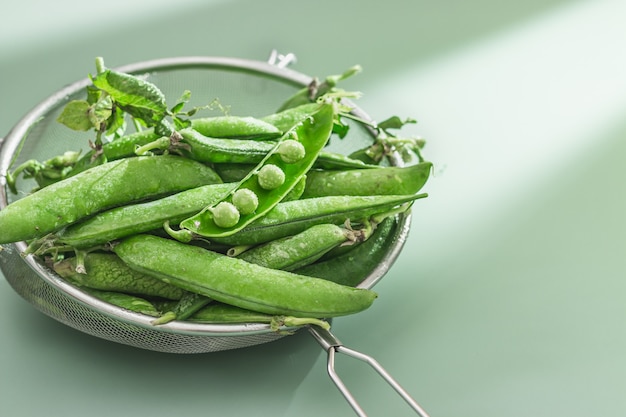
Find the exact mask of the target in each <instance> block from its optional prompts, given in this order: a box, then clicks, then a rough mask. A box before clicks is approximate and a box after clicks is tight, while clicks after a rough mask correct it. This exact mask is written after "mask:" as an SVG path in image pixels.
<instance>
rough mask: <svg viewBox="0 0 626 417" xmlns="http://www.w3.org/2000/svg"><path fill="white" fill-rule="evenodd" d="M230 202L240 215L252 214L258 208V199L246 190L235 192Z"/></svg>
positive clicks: (250, 191) (252, 192) (254, 194)
mask: <svg viewBox="0 0 626 417" xmlns="http://www.w3.org/2000/svg"><path fill="white" fill-rule="evenodd" d="M232 202H233V204H234V205H235V207H237V209H238V210H239V212H240V213H241V214H252V213H254V211H255V210H256V209H257V207H258V206H259V198H258V197H257V195H256V193H255V192H254V191H252V190H250V189H248V188H241V189H239V190H237V191H235V193H234V194H233V197H232Z"/></svg>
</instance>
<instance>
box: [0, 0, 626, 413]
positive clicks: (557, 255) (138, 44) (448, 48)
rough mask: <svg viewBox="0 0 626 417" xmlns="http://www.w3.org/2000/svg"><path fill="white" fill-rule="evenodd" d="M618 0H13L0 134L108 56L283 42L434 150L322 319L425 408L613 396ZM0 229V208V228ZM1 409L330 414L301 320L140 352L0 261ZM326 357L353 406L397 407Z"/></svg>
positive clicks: (573, 408)
mask: <svg viewBox="0 0 626 417" xmlns="http://www.w3.org/2000/svg"><path fill="white" fill-rule="evenodd" d="M624 16H626V2H623V1H619V0H616V1H610V0H593V1H591V0H589V1H565V0H562V1H558V0H531V1H526V2H513V1H493V0H491V1H489V0H476V1H462V0H457V1H453V0H444V1H438V2H432V1H421V0H420V1H408V0H406V1H402V0H387V1H384V2H362V1H330V0H322V1H315V2H312V1H293V0H292V1H287V0H284V1H276V0H273V1H253V0H239V1H216V0H214V1H206V0H205V1H199V0H198V1H193V0H181V1H178V2H173V1H168V2H166V1H162V0H152V1H144V0H134V1H121V0H109V1H107V2H99V3H96V2H78V1H70V0H59V1H56V2H37V1H35V0H22V1H21V2H15V4H12V5H11V9H10V10H4V11H3V14H2V25H0V136H1V135H4V134H6V133H8V131H9V130H10V128H11V126H12V125H13V124H14V123H16V122H17V120H19V118H20V117H21V116H22V115H23V114H24V113H25V112H27V111H28V110H29V109H30V108H32V107H33V106H34V105H35V104H37V103H38V102H39V101H41V100H42V99H44V98H45V97H47V96H48V95H49V94H51V93H53V92H54V91H56V90H57V89H59V88H60V87H62V86H64V85H66V84H68V83H70V82H73V81H75V80H77V79H80V78H83V77H85V76H86V75H87V74H88V73H89V72H92V71H93V59H94V57H95V56H98V55H99V56H103V57H104V58H105V61H106V63H107V65H108V66H111V67H113V66H117V65H123V64H127V63H132V62H136V61H141V60H145V59H152V58H161V57H168V56H181V55H212V56H233V57H242V58H250V59H258V60H266V59H267V58H268V57H269V54H270V51H271V50H272V49H274V48H276V49H277V50H279V51H280V52H282V53H287V52H293V53H295V54H296V56H297V58H298V61H297V63H296V64H294V65H293V66H292V67H293V68H294V69H296V70H298V71H301V72H304V73H307V74H310V75H315V76H320V77H322V76H325V75H328V74H334V73H338V72H341V71H343V70H344V69H346V68H348V67H349V66H352V65H354V64H361V65H362V66H363V68H364V71H363V73H362V74H360V75H358V76H357V77H355V78H353V79H351V80H348V81H347V82H346V83H345V85H344V86H345V87H346V88H354V89H358V90H361V91H363V93H364V96H363V97H362V98H361V99H360V100H359V105H360V106H361V107H362V108H363V109H365V110H366V111H367V112H368V113H369V114H370V115H371V116H372V117H373V118H374V119H379V120H380V119H383V118H386V117H388V116H391V115H399V116H401V117H414V118H416V119H417V120H418V121H419V123H418V124H417V125H415V126H411V128H410V129H409V131H410V132H411V133H414V134H419V135H421V136H424V137H425V138H426V139H427V146H426V148H425V155H426V156H427V157H428V158H429V159H431V160H432V161H433V162H434V163H435V176H434V178H433V179H432V180H431V181H430V183H429V185H428V187H427V191H428V192H429V194H430V196H429V198H428V199H426V200H421V201H419V202H418V203H416V204H415V206H414V209H413V213H414V216H413V219H412V224H413V227H412V229H411V233H410V237H409V240H408V242H407V245H406V247H405V250H404V251H403V252H402V254H401V256H400V258H399V259H398V260H397V262H396V263H395V264H394V266H393V267H392V269H391V270H390V271H389V273H388V275H387V276H386V277H385V279H383V280H382V281H381V282H380V283H379V284H378V285H377V286H376V290H377V292H378V293H379V299H378V300H377V301H376V302H375V304H374V306H373V307H372V308H371V309H369V310H367V311H365V312H363V313H360V314H358V315H354V316H350V317H345V318H340V319H337V320H335V321H334V322H333V333H334V334H335V335H337V336H338V337H339V338H340V339H341V340H342V342H344V343H345V344H346V345H347V346H350V347H352V348H355V349H357V350H361V351H363V352H365V353H368V354H370V355H372V356H374V357H375V358H376V359H378V360H379V361H380V362H381V364H382V365H383V366H385V367H386V368H387V370H388V371H390V372H391V373H392V374H393V375H394V377H396V379H397V380H398V381H399V382H400V383H401V384H402V385H403V386H404V387H405V388H406V389H407V390H408V391H409V392H410V393H411V394H412V395H413V396H414V397H415V398H416V399H417V401H418V402H419V403H420V404H421V405H422V406H423V407H424V408H425V409H426V411H428V412H429V413H430V415H431V417H449V416H466V417H467V416H469V417H474V416H475V417H488V416H494V417H495V416H498V417H501V416H507V417H515V416H527V415H533V416H546V417H554V416H569V417H574V416H588V415H597V416H603V417H609V416H619V417H622V416H624V415H626V396H624V392H625V391H626V358H625V356H626V326H625V317H626V306H625V304H624V302H623V299H624V293H625V291H626V280H625V279H624V278H625V277H626V261H625V260H624V252H625V249H626V237H625V235H626V222H624V220H623V217H624V212H625V210H626V195H625V194H626V192H625V187H624V185H623V184H624V179H625V178H626V164H625V163H624V159H625V158H624V157H625V156H626V117H625V116H626V75H625V74H626V54H624V45H625V44H626V25H624ZM0 233H1V231H0ZM0 333H1V336H0V415H3V416H15V417H19V416H36V415H44V414H47V415H50V414H52V415H64V416H66V417H74V416H85V415H89V416H93V417H96V416H111V415H116V416H136V415H142V416H146V415H151V416H154V417H161V416H169V415H173V414H174V413H175V414H176V415H180V414H189V415H215V416H242V415H255V416H273V417H276V416H298V417H301V416H320V415H329V416H330V415H332V416H340V415H345V416H348V415H352V411H351V409H350V408H349V406H348V405H347V403H346V402H345V401H344V399H343V397H341V395H340V394H339V392H338V391H337V390H336V388H335V387H334V385H333V384H332V382H331V381H330V379H329V378H328V376H327V375H326V370H325V360H326V359H325V354H324V352H323V351H322V350H321V349H320V348H319V346H318V345H317V343H316V342H315V341H314V340H313V339H312V338H311V337H310V336H309V335H308V334H307V333H306V332H301V333H298V334H296V335H295V336H293V337H289V338H287V339H283V340H280V341H278V342H274V343H270V344H266V345H262V346H258V347H252V348H246V349H242V350H235V351H227V352H220V353H211V354H202V355H172V354H161V353H155V352H148V351H141V350H138V349H135V348H131V347H127V346H124V345H118V344H114V343H112V342H107V341H104V340H100V339H96V338H94V337H91V336H88V335H85V334H82V333H79V332H77V331H75V330H73V329H71V328H68V327H66V326H64V325H61V324H59V323H57V322H55V321H53V320H52V319H49V318H48V317H46V316H44V315H42V314H41V313H39V312H37V311H36V310H35V309H34V308H32V307H31V306H30V305H29V304H28V303H27V302H25V301H23V300H22V299H21V298H19V296H17V295H16V294H15V293H14V292H13V291H12V290H11V288H10V287H9V285H8V283H7V282H6V281H5V280H4V279H3V278H0ZM337 368H338V371H339V373H340V374H341V375H342V377H343V378H344V380H345V382H346V384H347V385H348V387H350V388H351V389H352V390H353V393H354V395H355V396H356V397H357V399H358V401H359V402H361V404H362V405H363V407H364V408H365V410H366V411H368V413H369V415H371V416H401V415H411V412H410V411H409V410H408V408H407V407H406V406H405V405H404V404H403V403H402V402H401V400H400V399H399V397H396V396H395V395H394V394H393V393H392V392H391V390H390V389H388V388H387V387H386V386H385V385H384V384H383V383H382V382H381V380H380V379H379V378H377V377H376V376H375V374H374V373H373V372H371V371H370V370H369V369H367V368H366V367H365V366H364V365H362V364H360V363H358V362H355V361H354V360H352V359H349V358H346V357H342V356H339V357H338V358H337Z"/></svg>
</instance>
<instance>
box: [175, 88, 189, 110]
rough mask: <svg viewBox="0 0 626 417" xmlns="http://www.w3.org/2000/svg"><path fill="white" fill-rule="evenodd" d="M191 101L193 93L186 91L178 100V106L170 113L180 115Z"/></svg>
mask: <svg viewBox="0 0 626 417" xmlns="http://www.w3.org/2000/svg"><path fill="white" fill-rule="evenodd" d="M189 99H191V91H189V90H185V91H184V92H183V95H182V96H181V97H180V98H179V99H178V100H176V104H175V105H174V106H173V107H172V110H171V111H170V112H171V113H172V114H178V113H180V112H181V111H182V110H183V107H185V104H187V102H189Z"/></svg>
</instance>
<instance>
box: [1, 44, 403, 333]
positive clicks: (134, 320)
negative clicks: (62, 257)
mask: <svg viewBox="0 0 626 417" xmlns="http://www.w3.org/2000/svg"><path fill="white" fill-rule="evenodd" d="M185 68H200V69H202V68H204V69H224V70H231V71H232V70H235V71H244V72H250V73H252V74H256V75H262V76H264V77H268V76H269V77H270V78H273V79H276V80H278V81H281V82H287V83H290V84H292V85H294V86H295V87H304V86H306V85H308V84H309V83H310V82H311V81H312V80H313V77H310V76H308V75H306V74H303V73H300V72H298V71H295V70H292V69H290V68H287V67H279V66H277V65H275V64H272V63H269V62H264V61H257V60H251V59H245V58H235V57H223V56H180V57H169V58H159V59H153V60H146V61H141V62H136V63H131V64H127V65H122V66H118V67H115V68H113V69H115V70H116V71H120V72H127V73H133V74H139V73H145V72H158V71H163V70H176V69H185ZM90 84H91V79H90V78H89V77H85V78H83V79H81V80H78V81H75V82H73V83H71V84H69V85H67V86H65V87H64V88H62V89H60V90H58V91H57V92H55V93H53V94H51V95H50V96H49V97H48V98H46V99H44V100H43V101H42V102H40V103H39V104H38V105H36V106H35V107H33V109H32V110H31V111H29V112H28V113H26V114H25V115H24V116H23V117H22V119H20V120H19V121H18V122H17V123H16V124H15V125H14V127H13V128H12V129H11V130H10V131H9V133H8V134H7V136H6V137H4V138H0V167H1V168H2V170H1V171H0V210H1V209H3V208H4V207H6V206H7V205H8V197H7V187H6V177H5V176H6V172H7V171H8V169H9V168H10V165H11V159H12V157H13V153H14V152H13V151H11V152H4V151H5V149H6V148H7V147H9V146H12V147H13V149H16V148H17V146H19V142H21V141H22V140H23V138H24V137H26V135H27V134H28V131H29V129H30V128H31V126H33V125H34V124H36V123H37V122H38V121H39V120H40V119H41V118H42V117H45V116H46V115H47V114H48V112H50V111H51V110H54V109H55V108H57V106H58V105H59V104H60V103H61V102H62V101H63V100H65V99H67V97H69V96H71V95H74V94H76V93H79V92H80V91H81V90H84V89H85V88H86V87H87V86H88V85H90ZM346 102H347V103H348V104H349V105H350V106H351V107H352V108H353V109H354V110H353V111H352V113H353V114H354V115H356V116H358V117H361V118H363V119H365V120H371V118H370V117H369V116H368V115H367V114H366V113H365V112H364V111H363V110H362V109H360V108H359V107H358V106H356V105H355V104H353V103H351V102H349V100H346ZM391 163H392V165H402V159H401V158H400V157H399V155H397V154H396V155H392V157H391ZM397 222H398V228H397V232H396V233H395V241H394V242H393V243H392V248H391V250H390V251H389V252H388V253H387V254H386V256H385V258H384V259H383V261H382V262H381V263H380V264H378V265H377V266H376V267H375V268H374V269H373V270H372V271H371V272H370V274H369V275H368V276H367V277H366V278H365V279H364V280H363V281H362V282H361V283H360V284H358V285H357V287H359V288H372V287H373V286H374V285H376V283H378V281H380V280H381V279H382V278H383V276H384V275H385V274H386V272H387V271H388V270H389V268H390V267H391V265H392V264H393V263H394V261H395V260H396V258H397V257H398V256H399V254H400V252H401V251H402V248H403V246H404V244H405V242H406V239H407V237H408V233H409V229H410V223H411V214H410V212H407V213H402V214H399V215H397ZM12 245H14V247H15V249H16V250H18V251H19V253H23V252H24V251H25V250H26V248H27V244H26V243H25V242H16V243H13V244H12ZM22 259H23V261H24V262H26V263H27V264H28V266H29V267H30V268H31V269H32V270H33V272H34V273H35V274H36V275H37V277H38V278H39V279H42V280H43V281H45V282H46V283H47V284H48V285H51V286H52V287H54V288H55V289H57V290H58V291H60V292H62V293H63V294H64V295H67V296H68V297H70V298H72V299H73V300H75V301H78V302H79V303H81V304H82V305H84V306H85V307H87V308H89V309H92V310H94V311H96V312H97V313H100V314H103V315H105V316H107V317H109V318H112V319H115V320H119V321H121V322H123V323H127V324H132V325H135V326H138V327H141V328H145V329H149V330H151V331H157V332H164V333H173V334H182V335H193V336H243V335H255V334H265V333H273V332H275V331H276V330H275V329H272V328H271V327H270V325H269V324H262V323H236V324H210V323H192V322H186V321H172V322H169V323H166V324H162V325H158V326H155V325H153V324H152V323H151V322H152V321H153V320H154V317H150V316H147V315H144V314H140V313H135V312H132V311H129V310H125V309H122V308H120V307H117V306H114V305H112V304H109V303H107V302H104V301H102V300H100V299H98V298H96V297H94V296H93V295H90V294H88V293H87V292H85V291H83V290H81V289H80V288H79V287H77V286H74V285H72V284H70V283H69V282H67V281H65V280H63V279H62V278H60V277H59V276H58V275H57V274H56V273H55V272H54V271H52V270H51V269H49V268H48V267H46V266H45V265H44V264H42V263H41V262H40V261H39V260H37V259H36V258H35V257H34V256H32V255H28V256H25V257H23V258H22ZM7 280H10V278H9V277H7ZM29 302H30V300H29ZM281 330H297V329H293V328H288V327H282V328H281Z"/></svg>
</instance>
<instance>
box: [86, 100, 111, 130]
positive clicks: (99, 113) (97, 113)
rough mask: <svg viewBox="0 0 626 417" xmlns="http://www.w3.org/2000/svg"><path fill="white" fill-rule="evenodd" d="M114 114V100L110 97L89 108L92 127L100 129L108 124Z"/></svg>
mask: <svg viewBox="0 0 626 417" xmlns="http://www.w3.org/2000/svg"><path fill="white" fill-rule="evenodd" d="M112 113H113V100H112V99H111V97H110V96H104V97H101V98H100V99H99V100H98V101H96V102H95V103H94V104H93V105H91V107H90V108H89V120H91V124H92V126H95V127H96V128H98V127H99V126H100V125H101V124H102V123H106V122H107V120H108V119H109V118H110V117H111V114H112Z"/></svg>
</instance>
